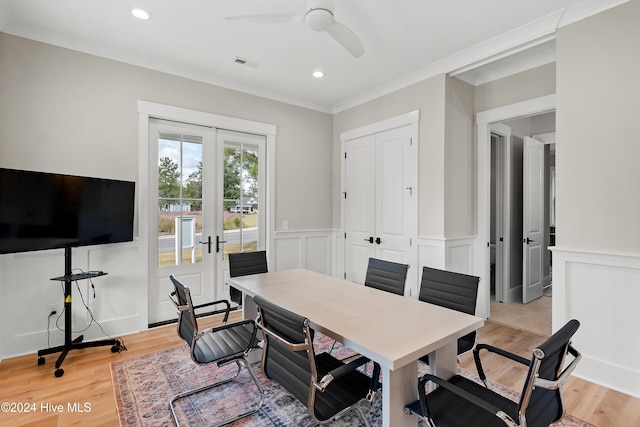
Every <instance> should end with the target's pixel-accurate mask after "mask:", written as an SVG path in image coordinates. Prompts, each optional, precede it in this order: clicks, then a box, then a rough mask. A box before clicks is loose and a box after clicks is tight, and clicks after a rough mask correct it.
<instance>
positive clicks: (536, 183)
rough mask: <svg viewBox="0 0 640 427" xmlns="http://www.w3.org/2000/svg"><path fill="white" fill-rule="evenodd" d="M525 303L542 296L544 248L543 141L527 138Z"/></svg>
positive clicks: (523, 246) (524, 256) (524, 218)
mask: <svg viewBox="0 0 640 427" xmlns="http://www.w3.org/2000/svg"><path fill="white" fill-rule="evenodd" d="M522 178H523V179H522V187H523V188H522V197H523V218H522V262H523V265H522V276H523V277H522V302H524V303H525V304H526V303H529V302H531V301H533V300H534V299H536V298H539V297H541V296H542V292H543V286H544V282H543V276H542V261H543V251H544V245H543V243H544V208H545V203H544V143H542V142H540V141H537V140H535V139H533V138H530V137H525V138H524V158H523V177H522Z"/></svg>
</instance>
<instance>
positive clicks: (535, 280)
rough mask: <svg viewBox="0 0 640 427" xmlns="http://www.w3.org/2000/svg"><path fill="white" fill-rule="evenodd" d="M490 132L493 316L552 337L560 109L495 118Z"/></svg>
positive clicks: (491, 307)
mask: <svg viewBox="0 0 640 427" xmlns="http://www.w3.org/2000/svg"><path fill="white" fill-rule="evenodd" d="M489 132H490V137H489V144H490V147H489V148H490V159H491V160H490V161H491V167H490V182H491V185H490V202H489V203H490V215H489V221H490V225H489V237H490V240H489V243H490V245H489V247H490V254H489V261H488V262H489V280H490V286H489V296H490V304H491V306H490V319H491V320H493V321H497V322H499V323H505V324H508V325H510V326H514V327H517V328H519V329H524V330H527V331H531V332H535V333H539V334H541V335H545V336H550V335H551V308H552V299H551V298H552V268H551V264H552V259H551V251H549V250H548V247H549V246H553V245H554V244H555V111H548V112H543V113H540V114H533V115H528V116H521V117H517V118H509V119H504V120H501V121H500V122H495V123H490V124H489ZM532 146H533V149H532V148H531V147H532Z"/></svg>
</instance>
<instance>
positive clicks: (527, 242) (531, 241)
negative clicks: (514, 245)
mask: <svg viewBox="0 0 640 427" xmlns="http://www.w3.org/2000/svg"><path fill="white" fill-rule="evenodd" d="M524 242H525V243H526V244H527V245H529V244H531V243H535V242H536V241H535V240H532V239H530V238H528V237H527V240H525V241H524Z"/></svg>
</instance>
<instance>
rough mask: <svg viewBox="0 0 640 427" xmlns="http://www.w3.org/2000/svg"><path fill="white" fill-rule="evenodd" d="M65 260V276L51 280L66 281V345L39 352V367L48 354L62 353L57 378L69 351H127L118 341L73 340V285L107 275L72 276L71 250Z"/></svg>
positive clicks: (102, 273) (95, 273)
mask: <svg viewBox="0 0 640 427" xmlns="http://www.w3.org/2000/svg"><path fill="white" fill-rule="evenodd" d="M64 258H65V269H64V270H65V273H64V276H61V277H54V278H52V279H51V280H57V281H64V344H63V345H60V346H57V347H51V348H45V349H42V350H38V365H44V363H45V358H44V356H46V355H47V354H53V353H60V356H58V360H56V365H55V367H56V370H55V371H54V373H53V374H54V375H55V376H56V377H61V376H62V375H64V370H63V369H62V368H61V367H60V366H62V362H64V359H65V357H67V353H69V351H71V350H80V349H83V348H90V347H102V346H111V352H112V353H118V352H120V351H122V350H124V349H125V347H124V346H123V345H122V343H121V342H120V340H118V339H107V340H99V341H88V342H84V341H83V339H84V336H83V335H80V336H79V337H76V338H75V339H72V338H71V333H72V323H71V322H72V320H71V290H72V287H71V283H72V282H74V281H76V280H84V279H89V278H93V277H99V276H104V275H106V274H107V273H104V272H102V271H100V272H89V273H79V274H72V273H71V248H65V250H64Z"/></svg>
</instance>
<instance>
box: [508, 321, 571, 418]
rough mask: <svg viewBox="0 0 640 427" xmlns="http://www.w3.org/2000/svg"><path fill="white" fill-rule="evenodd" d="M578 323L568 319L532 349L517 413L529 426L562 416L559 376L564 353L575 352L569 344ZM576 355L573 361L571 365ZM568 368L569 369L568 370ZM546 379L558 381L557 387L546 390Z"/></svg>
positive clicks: (561, 394) (562, 368)
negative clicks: (524, 418)
mask: <svg viewBox="0 0 640 427" xmlns="http://www.w3.org/2000/svg"><path fill="white" fill-rule="evenodd" d="M579 326H580V322H578V321H577V320H575V319H573V320H570V321H569V322H567V324H565V325H564V326H563V327H562V328H560V329H559V330H558V331H557V332H556V333H555V334H553V335H552V336H551V337H549V339H547V340H546V341H545V342H544V343H542V344H541V345H539V346H538V347H537V348H535V349H534V350H533V358H532V359H531V364H530V365H529V373H528V375H527V379H526V380H525V383H524V386H523V388H522V394H521V396H520V402H519V403H518V412H519V415H520V418H521V420H522V411H523V409H524V414H525V416H526V420H527V426H529V427H542V426H545V427H546V426H548V425H549V424H551V423H553V422H555V421H557V420H559V419H560V418H562V416H563V415H564V411H565V402H564V393H563V390H562V383H563V382H564V380H563V379H561V376H562V374H563V371H564V362H565V357H566V355H567V352H571V351H573V352H574V356H575V355H576V354H578V353H577V352H575V350H573V349H572V348H571V347H570V344H571V338H572V337H573V335H574V334H575V333H576V331H577V330H578V327H579ZM578 360H579V358H578V359H577V360H574V363H573V366H575V364H577V362H578ZM567 371H570V369H567ZM546 382H559V383H560V384H559V387H554V389H551V390H549V389H546V388H544V385H545V383H546Z"/></svg>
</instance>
